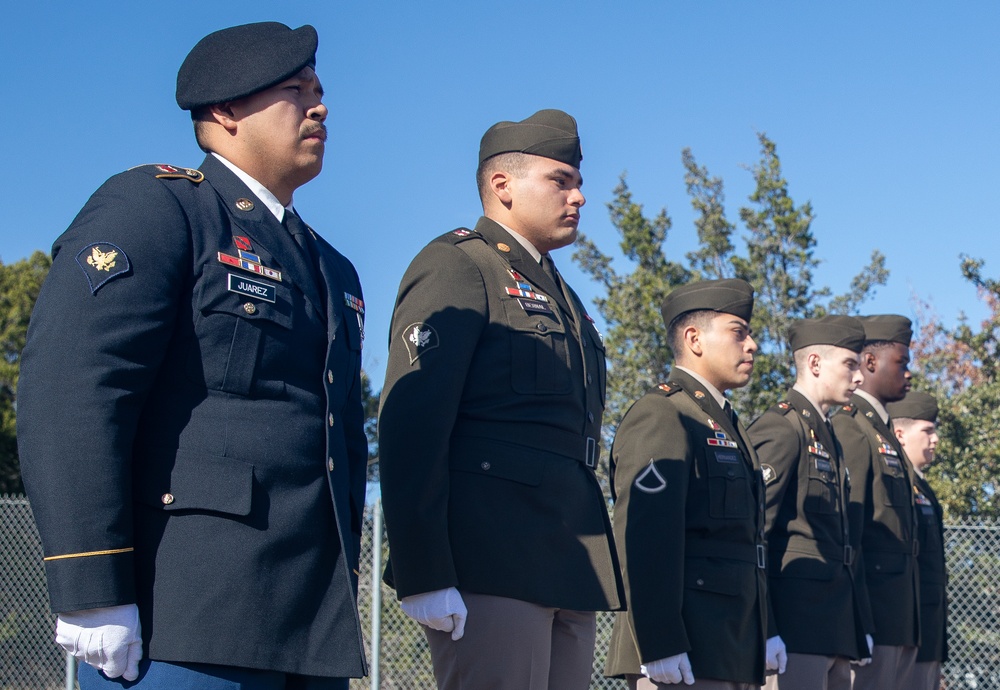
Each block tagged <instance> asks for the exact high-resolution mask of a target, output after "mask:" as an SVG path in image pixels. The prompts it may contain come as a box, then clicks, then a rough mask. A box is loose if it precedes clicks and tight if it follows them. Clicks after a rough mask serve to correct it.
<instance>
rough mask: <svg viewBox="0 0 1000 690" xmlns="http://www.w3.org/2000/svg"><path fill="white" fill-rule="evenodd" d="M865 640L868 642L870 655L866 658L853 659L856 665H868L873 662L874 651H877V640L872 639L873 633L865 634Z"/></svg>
mask: <svg viewBox="0 0 1000 690" xmlns="http://www.w3.org/2000/svg"><path fill="white" fill-rule="evenodd" d="M865 642H867V643H868V656H866V657H865V658H864V659H855V660H853V661H851V663H852V664H854V665H855V666H867V665H868V664H870V663H871V662H872V652H874V651H875V640H873V639H872V636H871V635H865Z"/></svg>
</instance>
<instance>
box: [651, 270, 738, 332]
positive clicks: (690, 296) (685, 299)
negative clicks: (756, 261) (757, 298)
mask: <svg viewBox="0 0 1000 690" xmlns="http://www.w3.org/2000/svg"><path fill="white" fill-rule="evenodd" d="M702 310H709V311H719V312H723V313H725V314H733V315H734V316H738V317H740V318H741V319H743V320H744V321H750V315H751V314H752V313H753V286H752V285H750V283H748V282H747V281H745V280H739V279H738V278H730V279H726V280H702V281H699V282H697V283H688V284H687V285H682V286H681V287H679V288H676V289H675V290H674V291H673V292H671V293H670V294H669V295H667V297H666V299H664V300H663V305H662V306H661V307H660V313H662V314H663V323H665V324H666V325H667V328H670V324H671V322H672V321H673V320H674V319H676V318H677V317H678V316H680V315H681V314H686V313H687V312H689V311H702Z"/></svg>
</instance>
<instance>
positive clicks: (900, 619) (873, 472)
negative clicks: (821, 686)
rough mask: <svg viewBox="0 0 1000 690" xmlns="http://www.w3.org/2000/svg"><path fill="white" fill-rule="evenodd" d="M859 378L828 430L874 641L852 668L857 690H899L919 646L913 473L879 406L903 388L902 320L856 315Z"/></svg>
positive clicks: (907, 334)
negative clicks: (843, 470) (843, 481)
mask: <svg viewBox="0 0 1000 690" xmlns="http://www.w3.org/2000/svg"><path fill="white" fill-rule="evenodd" d="M861 321H862V323H863V324H864V327H865V347H864V350H863V351H862V353H861V373H862V374H863V375H864V377H865V380H864V382H863V383H862V384H861V386H860V387H859V388H858V391H857V392H856V393H855V394H854V395H853V396H852V397H851V402H850V403H848V404H847V405H844V406H842V407H841V408H839V409H838V411H837V414H835V415H834V416H833V419H832V421H833V428H834V431H835V432H836V434H837V439H838V440H839V441H840V444H841V447H842V449H843V452H844V462H845V464H846V465H847V468H848V469H849V470H850V472H851V501H850V505H849V508H848V510H849V515H850V519H851V539H852V542H853V544H852V545H853V546H854V547H855V548H858V547H860V548H861V553H860V554H859V558H858V562H857V564H856V566H855V568H856V575H857V580H858V582H859V584H860V583H862V582H863V583H864V589H862V590H861V592H862V596H863V598H867V600H868V602H869V603H868V608H869V610H870V612H871V618H870V620H867V621H865V630H866V632H868V633H869V634H871V636H872V638H873V639H874V648H873V650H872V663H871V664H869V665H867V666H857V667H855V669H854V688H856V689H857V690H869V689H871V690H891V689H892V688H900V689H902V688H907V687H908V686H907V685H906V683H905V681H906V678H907V676H908V675H909V672H910V669H911V668H912V666H913V663H914V661H915V659H916V655H917V645H919V644H920V611H919V606H918V599H917V596H918V592H917V559H916V554H917V548H918V545H917V530H916V516H915V512H914V503H913V470H912V468H911V467H910V463H909V461H908V460H907V459H906V456H905V455H904V454H903V451H902V449H901V448H900V446H899V442H898V441H897V440H896V437H895V435H893V433H892V432H891V431H890V430H889V429H890V420H889V413H888V412H887V411H886V409H885V405H886V404H887V403H890V402H895V401H897V400H902V399H903V397H904V396H905V395H906V392H907V391H908V390H909V388H910V372H909V368H908V367H909V362H910V350H909V346H910V338H911V337H912V335H913V331H912V328H911V324H910V320H909V319H907V318H906V317H903V316H895V315H880V316H867V317H862V318H861Z"/></svg>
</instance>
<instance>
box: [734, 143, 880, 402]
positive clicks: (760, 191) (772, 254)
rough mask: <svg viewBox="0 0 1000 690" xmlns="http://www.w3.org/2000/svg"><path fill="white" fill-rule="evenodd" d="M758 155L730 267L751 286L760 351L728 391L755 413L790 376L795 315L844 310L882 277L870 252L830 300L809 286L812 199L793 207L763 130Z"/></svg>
mask: <svg viewBox="0 0 1000 690" xmlns="http://www.w3.org/2000/svg"><path fill="white" fill-rule="evenodd" d="M757 138H758V140H759V142H760V150H761V159H760V161H759V162H758V163H757V164H756V165H755V166H754V167H753V169H752V172H753V176H754V181H755V182H756V184H757V186H756V189H754V191H753V193H752V194H751V195H750V204H751V205H749V206H744V207H742V208H740V219H741V220H742V221H743V223H744V225H745V226H746V229H747V235H746V236H745V240H746V246H747V253H746V256H745V257H741V256H734V257H733V258H732V263H733V266H734V268H735V274H736V275H737V276H739V277H740V278H743V279H744V280H746V281H748V282H749V283H750V284H751V285H753V287H754V291H755V304H754V315H753V324H752V326H753V330H754V338H755V339H756V341H757V343H758V345H759V346H760V351H759V352H758V353H757V356H756V358H755V361H754V377H753V380H752V382H751V383H750V385H748V386H746V387H745V388H741V389H739V390H737V391H734V393H733V399H734V401H735V403H736V405H737V406H738V407H740V408H741V409H743V410H744V411H750V412H752V413H755V414H759V413H760V412H763V411H764V410H765V409H767V408H768V407H770V406H771V405H772V404H774V403H775V402H777V401H778V400H779V399H780V398H781V397H782V396H783V395H784V392H785V390H786V389H787V388H788V386H789V385H790V384H791V382H792V381H793V380H794V374H793V369H792V353H791V352H790V351H789V349H788V338H787V336H788V327H789V326H790V325H791V323H792V322H793V321H794V320H796V319H803V318H812V317H815V316H822V315H823V314H825V313H828V312H839V313H851V312H853V311H855V310H856V309H857V307H858V305H859V304H860V303H861V302H862V301H863V300H864V299H865V298H866V297H867V296H868V295H869V294H870V293H871V291H872V289H873V288H874V287H875V286H876V285H883V284H885V281H886V279H887V278H888V271H887V270H886V269H885V257H884V256H882V254H881V253H880V252H878V251H875V252H873V254H872V257H871V261H870V263H869V265H868V266H866V267H865V268H863V269H862V271H861V272H860V273H859V274H858V275H857V276H855V278H854V279H853V280H852V282H851V291H850V292H848V293H847V294H845V295H841V296H838V297H835V298H833V299H832V300H831V299H830V295H831V291H830V288H828V287H814V285H813V277H814V276H813V273H814V271H815V269H816V267H817V266H819V264H820V261H819V259H817V258H816V257H815V248H816V238H815V237H814V235H813V233H812V221H813V219H814V218H815V215H814V213H813V208H812V204H811V203H809V202H806V203H804V204H802V205H800V206H796V204H795V202H794V201H793V200H792V197H791V195H790V194H789V191H788V181H787V180H786V179H785V178H784V175H783V173H782V170H781V161H780V159H779V158H778V153H777V147H776V146H775V144H774V142H773V141H771V140H770V139H768V138H767V136H766V135H765V134H763V133H759V134H758V135H757Z"/></svg>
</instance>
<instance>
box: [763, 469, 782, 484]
mask: <svg viewBox="0 0 1000 690" xmlns="http://www.w3.org/2000/svg"><path fill="white" fill-rule="evenodd" d="M760 473H761V474H762V475H763V476H764V484H773V483H774V482H776V481H777V480H778V473H777V472H775V471H774V468H773V467H771V466H770V465H761V466H760Z"/></svg>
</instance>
